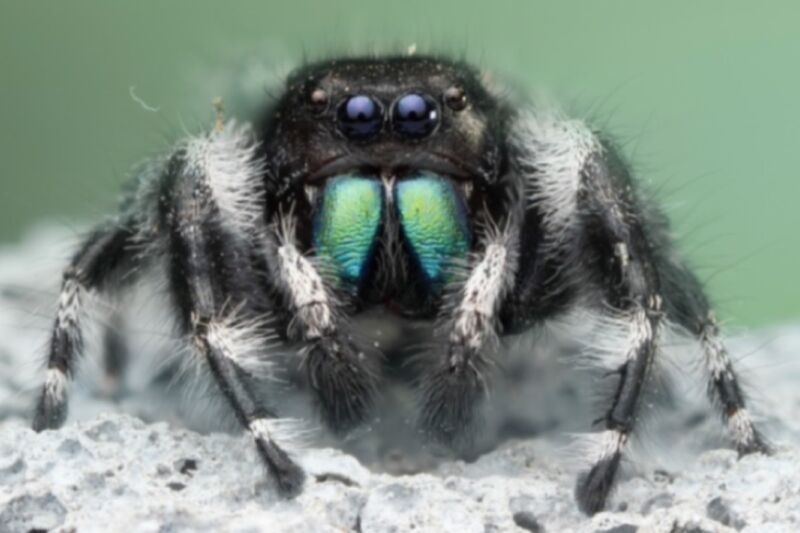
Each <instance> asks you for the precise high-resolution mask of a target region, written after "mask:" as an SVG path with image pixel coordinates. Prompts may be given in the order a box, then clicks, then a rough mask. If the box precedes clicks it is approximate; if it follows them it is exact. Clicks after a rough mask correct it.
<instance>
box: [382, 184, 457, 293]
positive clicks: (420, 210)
mask: <svg viewBox="0 0 800 533" xmlns="http://www.w3.org/2000/svg"><path fill="white" fill-rule="evenodd" d="M395 187H396V191H395V197H396V199H397V200H396V201H397V211H398V214H399V217H400V223H401V225H402V228H403V235H404V236H405V238H406V241H407V242H408V243H409V245H410V246H411V248H412V251H413V253H414V255H415V257H416V259H417V261H418V262H419V265H420V267H421V268H422V271H423V272H424V273H425V275H426V276H427V278H428V280H429V281H431V282H433V283H438V282H442V281H445V279H446V274H447V272H446V270H447V267H448V265H449V264H450V263H451V262H452V261H453V259H463V258H464V257H466V255H467V252H468V251H469V241H470V233H469V225H468V223H467V212H466V207H465V205H464V201H463V200H462V198H461V196H460V195H459V194H458V193H457V192H456V190H455V188H454V187H453V185H452V183H451V182H450V181H449V180H447V179H445V178H442V177H440V176H435V175H427V174H423V175H421V176H418V177H412V178H408V179H403V180H401V181H399V182H398V183H397V185H396V186H395Z"/></svg>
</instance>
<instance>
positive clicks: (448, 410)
mask: <svg viewBox="0 0 800 533" xmlns="http://www.w3.org/2000/svg"><path fill="white" fill-rule="evenodd" d="M461 349H463V347H460V346H453V347H451V350H450V351H451V357H448V358H447V360H448V361H450V360H453V357H452V355H453V354H452V352H453V351H460V350H461ZM476 359H477V358H476ZM459 360H461V359H459ZM464 361H465V362H464V364H459V365H451V364H449V363H447V362H446V361H443V362H442V363H443V364H440V365H439V366H438V367H437V368H435V369H433V370H432V371H430V372H429V374H428V375H427V376H425V378H424V380H423V384H422V419H421V425H422V429H423V431H424V432H425V434H426V435H427V436H428V438H430V439H431V440H433V441H435V442H438V443H439V444H442V445H445V446H447V447H449V448H458V449H460V448H469V447H470V445H471V444H472V441H473V439H474V437H475V433H474V432H475V428H476V427H477V426H478V425H479V422H480V415H479V414H478V412H477V411H478V407H477V406H478V404H479V403H480V401H481V400H482V399H483V398H484V397H485V395H486V383H485V382H484V376H483V373H482V371H481V370H479V369H478V368H476V367H475V366H474V364H472V360H470V362H466V360H464Z"/></svg>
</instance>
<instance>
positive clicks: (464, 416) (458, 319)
mask: <svg viewBox="0 0 800 533" xmlns="http://www.w3.org/2000/svg"><path fill="white" fill-rule="evenodd" d="M487 240H488V244H487V245H486V247H485V249H484V251H483V254H482V255H481V256H480V258H479V260H478V261H477V263H476V264H475V265H474V267H473V268H472V270H471V272H470V273H469V276H468V278H467V279H466V282H465V283H464V284H463V287H461V288H460V290H459V292H458V300H457V301H456V303H455V307H454V308H449V309H448V311H447V312H448V313H449V314H450V313H452V314H451V317H448V318H447V321H446V322H445V324H446V327H445V328H444V330H443V332H444V334H445V335H447V340H448V342H447V345H446V347H445V351H444V353H443V354H436V358H435V359H434V363H433V364H434V366H433V368H427V369H424V370H423V373H422V382H421V392H422V413H421V420H420V422H421V426H422V429H423V431H425V433H426V434H427V435H428V436H429V437H430V438H432V439H434V440H436V441H437V442H440V443H442V444H445V445H448V446H454V445H456V444H458V443H459V439H461V438H464V439H466V442H465V443H466V444H468V443H469V440H470V437H471V436H472V433H471V431H472V430H474V426H475V421H476V420H475V418H476V406H477V404H478V402H479V400H480V399H481V398H482V397H483V396H484V395H485V393H486V391H487V388H488V383H487V381H486V378H487V376H486V373H487V371H489V370H490V366H491V362H492V360H491V355H492V351H493V350H495V349H496V345H497V328H498V320H497V314H498V311H499V309H500V305H501V303H502V302H503V299H504V297H505V295H506V293H507V292H508V289H509V287H510V285H511V283H512V282H513V280H514V275H515V273H516V243H515V242H512V239H511V238H510V237H509V235H506V234H500V233H498V235H496V236H494V237H492V238H490V239H487Z"/></svg>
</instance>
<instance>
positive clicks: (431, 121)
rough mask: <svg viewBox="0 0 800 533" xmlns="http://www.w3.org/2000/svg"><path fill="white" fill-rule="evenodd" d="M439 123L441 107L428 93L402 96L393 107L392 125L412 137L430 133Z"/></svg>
mask: <svg viewBox="0 0 800 533" xmlns="http://www.w3.org/2000/svg"><path fill="white" fill-rule="evenodd" d="M438 124H439V108H438V107H437V105H436V102H435V101H434V100H433V98H431V97H430V96H428V95H427V94H421V93H410V94H407V95H405V96H402V97H400V99H399V100H397V101H396V102H395V103H394V107H393V109H392V126H393V127H394V129H395V131H396V132H397V133H400V134H401V135H403V136H406V137H411V138H422V137H426V136H427V135H430V134H431V132H433V130H434V129H436V126H437V125H438Z"/></svg>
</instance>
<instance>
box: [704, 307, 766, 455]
mask: <svg viewBox="0 0 800 533" xmlns="http://www.w3.org/2000/svg"><path fill="white" fill-rule="evenodd" d="M701 324H702V325H701V326H700V329H699V331H698V337H699V338H700V343H701V345H702V347H703V352H704V354H705V363H706V368H707V370H708V374H709V384H708V389H709V390H708V393H709V396H710V397H711V398H712V399H714V400H716V403H718V404H719V406H720V408H721V410H722V416H723V418H724V420H725V423H726V425H727V428H728V433H729V435H730V436H731V438H732V439H733V441H734V443H735V445H736V449H737V450H738V452H739V454H740V455H745V454H748V453H753V452H761V453H771V451H772V450H771V447H770V445H769V443H768V442H767V440H766V439H765V438H764V436H763V435H762V434H761V432H760V431H758V429H757V428H756V427H755V425H754V424H753V421H752V419H751V418H750V413H749V411H748V410H747V407H746V405H745V397H744V393H743V392H742V389H741V387H740V385H739V380H738V378H737V376H736V372H735V371H734V368H733V364H732V363H731V360H730V357H729V356H728V351H727V350H726V349H725V345H724V344H723V342H722V339H721V338H720V334H719V327H718V326H717V322H716V320H715V318H714V316H713V314H712V313H708V314H707V316H706V318H705V320H702V322H701Z"/></svg>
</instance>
